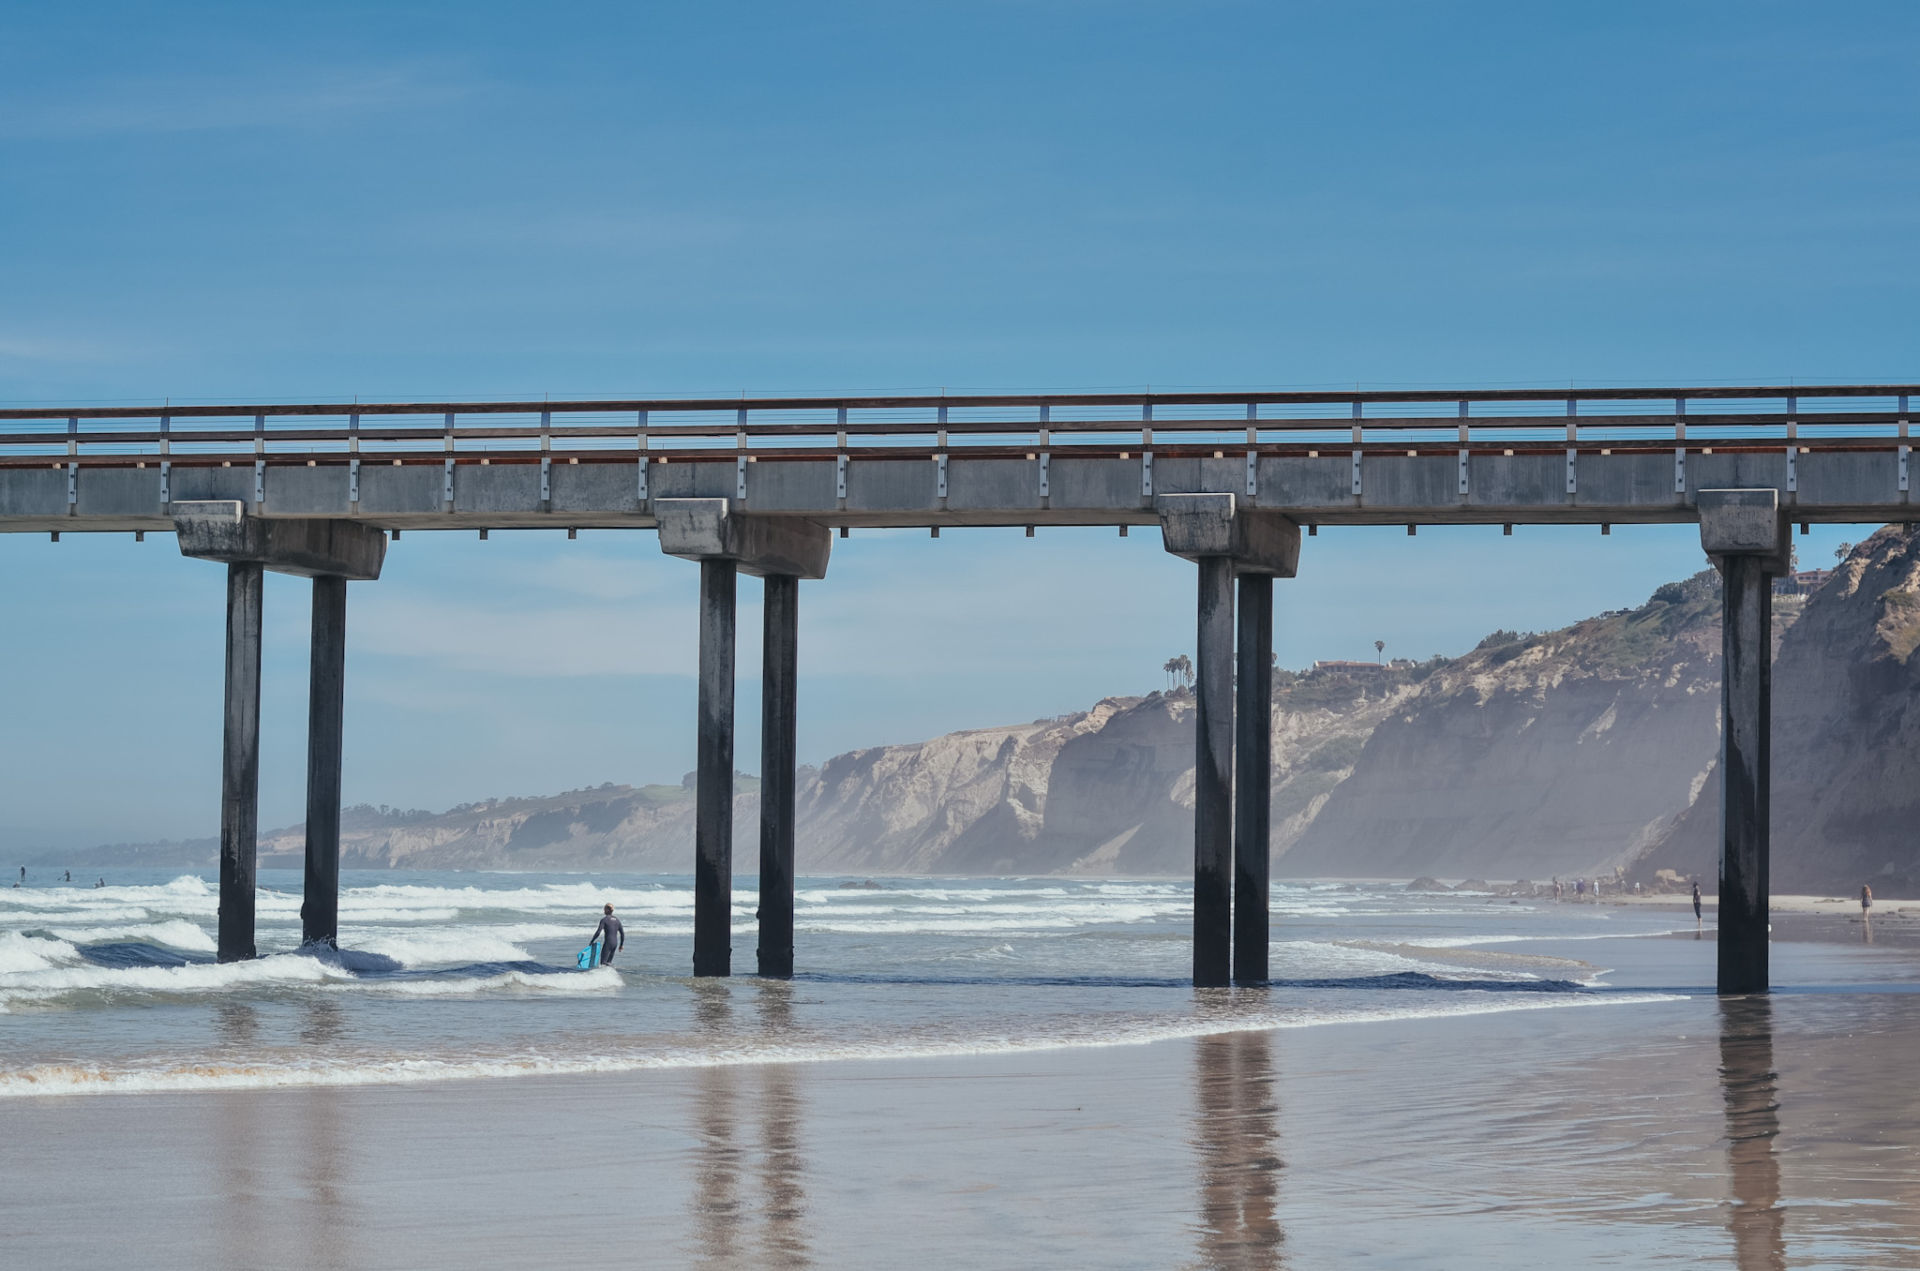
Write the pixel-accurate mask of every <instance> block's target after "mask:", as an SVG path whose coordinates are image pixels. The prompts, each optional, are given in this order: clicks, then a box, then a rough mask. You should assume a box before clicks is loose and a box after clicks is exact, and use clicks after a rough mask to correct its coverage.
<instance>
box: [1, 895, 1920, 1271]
mask: <svg viewBox="0 0 1920 1271" xmlns="http://www.w3.org/2000/svg"><path fill="white" fill-rule="evenodd" d="M294 881H295V880H292V879H282V878H277V877H270V878H269V879H268V880H267V882H268V883H269V885H271V886H276V887H280V886H289V887H290V885H291V884H292V883H293V882H294ZM841 881H843V880H832V879H828V880H808V881H806V882H804V883H803V886H802V900H801V909H800V912H801V920H800V928H799V942H798V943H799V951H800V952H799V962H800V965H801V967H802V968H803V975H802V976H801V978H799V979H797V980H795V981H794V982H793V983H791V984H787V983H781V982H774V981H757V980H754V979H751V978H748V977H745V976H742V977H740V978H736V979H735V980H732V981H698V982H696V981H692V980H690V979H686V978H682V977H681V976H679V975H678V974H676V972H678V971H679V970H680V969H681V968H683V967H684V966H685V965H686V960H687V958H688V955H689V953H690V948H691V913H690V908H689V904H688V899H687V894H686V889H685V880H682V879H658V878H636V877H608V878H603V879H584V878H580V877H576V876H507V875H493V876H475V875H417V876H393V875H386V874H381V875H361V876H354V877H349V879H348V880H347V891H346V894H345V897H344V901H343V932H344V933H345V935H346V941H345V942H346V944H347V945H348V947H349V952H348V955H347V956H346V957H344V958H343V959H342V960H341V961H340V963H339V964H331V963H325V962H316V961H314V960H313V959H310V958H306V957H303V956H301V955H298V954H295V953H291V952H282V953H278V954H272V955H271V956H268V957H265V958H262V959H260V960H258V961H257V962H254V963H249V964H246V965H244V966H236V967H217V966H214V965H212V964H211V963H209V962H207V961H204V959H205V958H206V957H207V947H208V946H210V944H211V940H210V938H209V936H208V933H209V932H210V931H211V927H212V916H213V915H212V907H213V895H212V889H211V887H210V886H209V885H208V884H207V883H206V882H205V881H204V880H200V879H191V878H189V879H177V878H169V877H166V876H156V877H153V878H150V879H132V880H127V882H126V884H125V885H124V886H118V887H114V888H107V889H103V890H100V891H93V890H91V889H77V890H74V891H65V890H61V889H31V888H29V889H22V890H20V891H10V892H8V893H5V894H4V903H0V1004H3V1005H4V1007H5V1011H6V1013H5V1014H0V1094H3V1095H10V1096H14V1097H0V1198H4V1200H5V1203H6V1221H5V1222H0V1265H6V1266H31V1267H36V1268H64V1267H97V1266H100V1265H120V1264H137V1265H143V1266H151V1267H176V1266H177V1267H194V1268H202V1267H220V1268H229V1267H231V1268H253V1267H260V1266H285V1265H303V1266H317V1267H341V1268H410V1267H419V1266H427V1265H460V1266H468V1267H487V1268H491V1267H502V1268H504V1267H524V1266H529V1265H536V1264H540V1263H544V1262H549V1261H552V1260H554V1259H556V1258H562V1257H564V1258H569V1259H573V1258H582V1257H585V1258H601V1259H604V1258H607V1257H614V1258H618V1259H621V1260H623V1261H631V1262H636V1263H639V1264H642V1265H660V1266H702V1267H713V1268H759V1267H809V1266H834V1267H876V1268H879V1267H887V1268H891V1267H897V1266H899V1265H902V1264H903V1263H928V1264H931V1265H938V1266H948V1265H951V1266H1013V1265H1017V1266H1022V1267H1076V1268H1077V1267H1088V1266H1099V1267H1142V1268H1149V1267H1152V1268H1157V1267H1248V1268H1265V1269H1268V1271H1272V1269H1276V1268H1280V1267H1304V1268H1319V1267H1345V1266H1368V1267H1396V1268H1399V1267H1404V1268H1409V1269H1413V1268H1421V1269H1424V1268H1433V1267H1442V1268H1452V1267H1460V1268H1496V1269H1503V1268H1515V1269H1518V1268H1532V1267H1537V1266H1540V1265H1542V1264H1543V1263H1551V1264H1554V1265H1557V1266H1566V1267H1589V1266H1592V1267H1651V1266H1689V1267H1691V1266H1728V1267H1734V1268H1737V1271H1775V1269H1776V1268H1785V1267H1803V1266H1804V1267H1905V1266H1913V1265H1920V1220H1916V1218H1915V1217H1914V1215H1915V1214H1916V1213H1920V1152H1916V1150H1915V1148H1916V1144H1917V1143H1920V1093H1917V1092H1916V1087H1915V1086H1914V1083H1913V1082H1912V1079H1911V1074H1912V1056H1913V1055H1914V1054H1915V1053H1916V1052H1917V1051H1920V991H1916V988H1920V974H1916V970H1917V968H1916V962H1915V959H1916V956H1920V955H1917V954H1916V951H1915V950H1914V949H1913V948H1911V947H1904V946H1893V947H1889V946H1888V945H1886V944H1884V943H1882V944H1879V945H1867V944H1866V943H1864V940H1863V933H1861V932H1859V931H1857V930H1850V929H1849V928H1848V927H1847V924H1846V923H1845V922H1844V921H1836V922H1833V923H1830V924H1827V926H1825V927H1824V928H1820V929H1811V928H1810V929H1808V930H1804V931H1802V932H1801V933H1800V934H1801V935H1803V936H1811V937H1815V938H1812V939H1805V940H1794V941H1787V942H1779V943H1776V944H1775V945H1774V949H1773V958H1774V974H1775V982H1776V985H1778V986H1779V988H1778V989H1777V991H1776V992H1775V993H1774V994H1773V995H1772V996H1771V998H1757V999H1733V1000H1728V1001H1724V1002H1722V1001H1718V1000H1716V999H1715V998H1714V997H1713V996H1712V995H1711V993H1710V992H1708V991H1707V990H1708V986H1709V985H1710V981H1711V976H1712V970H1713V948H1714V946H1713V940H1712V934H1713V933H1712V930H1711V927H1710V926H1708V927H1707V928H1704V929H1696V928H1695V927H1694V925H1693V923H1692V918H1691V915H1690V914H1677V913H1675V912H1672V911H1657V910H1647V909H1634V908H1618V909H1616V908H1610V907H1604V906H1601V907H1596V906H1591V905H1585V906H1575V905H1552V904H1523V905H1509V904H1506V903H1504V902H1496V901H1495V900H1494V899H1493V898H1490V897H1484V896H1477V897H1476V896H1463V895H1451V896H1434V895H1425V894H1410V893H1406V892H1401V891H1397V890H1394V889H1391V888H1386V887H1379V886H1361V887H1353V886H1346V885H1341V884H1316V885H1312V886H1302V887H1276V889H1275V896H1274V899H1275V914H1276V923H1275V931H1276V934H1278V935H1279V936H1281V937H1282V938H1281V939H1278V940H1276V941H1275V943H1274V946H1273V961H1274V971H1275V974H1276V976H1277V977H1279V979H1278V982H1277V983H1276V985H1275V986H1274V987H1272V988H1269V989H1263V990H1261V989H1256V990H1238V989H1236V990H1204V991H1196V990H1193V989H1192V988H1190V987H1188V986H1187V985H1185V984H1184V983H1182V979H1183V976H1184V973H1185V969H1186V960H1187V957H1188V953H1189V945H1188V930H1187V922H1188V918H1187V911H1186V889H1185V888H1184V887H1182V886H1179V885H1178V884H1174V883H1168V882H1062V881H1059V880H996V881H965V882H958V881H947V880H940V881H929V880H886V882H885V883H884V889H883V890H879V891H868V890H843V889H842V888H840V887H839V886H838V883H839V882H841ZM603 899H604V900H610V901H612V902H613V903H614V904H615V905H617V906H618V907H619V909H620V911H621V913H622V915H623V916H624V917H625V918H626V920H627V923H628V927H629V931H630V933H631V937H630V940H629V944H628V949H627V952H626V954H625V955H624V956H623V957H622V959H621V961H620V963H619V968H618V970H615V971H595V972H589V973H582V972H577V971H573V970H571V969H570V968H571V966H572V954H573V953H574V951H575V950H576V949H577V947H578V946H579V944H580V943H581V942H583V941H584V939H585V936H586V934H587V932H588V931H589V930H590V929H591V924H592V919H593V917H594V914H595V912H596V911H597V907H598V905H599V904H600V903H601V902H602V900H603ZM263 900H264V902H265V903H264V904H263V914H264V915H265V917H266V920H265V921H264V922H263V924H262V934H263V940H262V946H263V948H265V949H269V950H271V949H274V948H276V947H277V948H280V949H282V950H286V949H287V947H288V946H290V945H291V944H292V942H293V939H294V936H295V932H296V929H297V928H296V923H297V900H296V899H295V898H294V897H293V896H292V895H290V894H286V893H270V894H268V895H266V896H263ZM739 900H740V904H739V912H738V915H737V916H738V918H739V920H740V923H739V926H738V928H737V930H736V936H735V947H736V950H740V951H743V952H739V953H737V954H736V964H738V965H740V966H741V968H742V969H743V970H745V969H747V967H749V966H750V962H751V948H752V940H753V932H752V930H751V911H752V904H753V897H752V895H751V893H750V892H748V893H744V894H742V895H741V896H740V897H739ZM975 918H977V924H970V919H975ZM196 933H197V934H196ZM535 1074H550V1075H535ZM509 1076H513V1077H517V1078H518V1079H513V1080H499V1079H486V1080H458V1079H456V1078H462V1077H484V1078H499V1077H509ZM263 1087H264V1088H263ZM102 1093H113V1094H116V1095H118V1096H119V1097H112V1098H98V1097H84V1096H89V1095H96V1094H102ZM76 1096H80V1097H76Z"/></svg>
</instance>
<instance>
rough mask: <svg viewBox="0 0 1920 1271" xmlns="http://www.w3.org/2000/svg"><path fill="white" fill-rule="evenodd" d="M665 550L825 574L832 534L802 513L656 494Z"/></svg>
mask: <svg viewBox="0 0 1920 1271" xmlns="http://www.w3.org/2000/svg"><path fill="white" fill-rule="evenodd" d="M653 508H654V517H655V520H656V522H657V524H658V525H659V528H660V550H661V551H663V552H665V553H666V554H667V555H669V556H678V557H680V558H682V559H683V560H730V561H733V562H735V563H736V564H738V565H739V566H740V568H741V569H743V570H745V571H746V572H747V573H749V574H754V575H757V576H760V577H765V576H767V575H769V574H782V575H786V576H789V577H793V578H825V577H826V576H827V557H828V555H829V554H830V553H831V552H832V550H833V535H832V534H831V533H830V532H829V531H828V529H827V527H826V526H824V525H821V524H819V523H818V522H815V521H809V520H805V519H803V518H801V517H797V516H767V515H764V514H755V513H748V512H740V511H736V510H735V509H734V507H733V505H732V500H730V499H657V500H655V501H654V505H653Z"/></svg>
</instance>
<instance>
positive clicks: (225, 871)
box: [217, 563, 265, 962]
mask: <svg viewBox="0 0 1920 1271" xmlns="http://www.w3.org/2000/svg"><path fill="white" fill-rule="evenodd" d="M264 582H265V575H264V574H263V573H262V571H261V567H260V566H259V565H257V564H252V563H235V564H230V565H228V566H227V684H226V714H225V731H224V732H223V734H222V740H221V747H220V917H219V937H218V939H219V952H218V955H217V956H218V957H219V959H220V961H222V962H240V961H243V960H245V959H247V958H251V957H252V956H253V955H254V944H253V907H254V903H253V902H254V877H255V873H256V867H257V859H258V852H259V840H260V833H259V831H260V602H261V599H262V593H263V591H264V589H265V588H264Z"/></svg>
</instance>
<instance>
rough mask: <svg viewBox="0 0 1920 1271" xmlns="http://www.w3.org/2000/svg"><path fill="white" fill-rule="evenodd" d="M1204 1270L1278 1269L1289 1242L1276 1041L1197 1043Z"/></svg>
mask: <svg viewBox="0 0 1920 1271" xmlns="http://www.w3.org/2000/svg"><path fill="white" fill-rule="evenodd" d="M1194 1058H1195V1069H1194V1090H1195V1094H1196V1098H1197V1102H1198V1104H1199V1108H1198V1112H1199V1115H1198V1117H1197V1119H1196V1122H1195V1131H1196V1133H1195V1140H1194V1148H1195V1150H1196V1152H1197V1154H1198V1156H1199V1158H1200V1162H1199V1163H1200V1171H1199V1173H1200V1179H1199V1181H1200V1230H1199V1237H1200V1239H1199V1245H1200V1248H1199V1252H1200V1263H1201V1265H1202V1266H1207V1267H1232V1268H1242V1267H1244V1268H1268V1269H1271V1268H1276V1267H1279V1266H1280V1265H1281V1261H1282V1259H1281V1256H1280V1245H1281V1241H1282V1239H1283V1238H1284V1237H1283V1233H1282V1232H1281V1230H1280V1222H1279V1219H1278V1217H1277V1216H1276V1214H1275V1202H1276V1200H1277V1199H1278V1196H1279V1191H1280V1169H1281V1161H1280V1157H1279V1153H1278V1145H1277V1142H1276V1140H1277V1137H1278V1126H1277V1120H1278V1112H1279V1107H1278V1104H1277V1102H1276V1100H1275V1095H1274V1077H1273V1035H1272V1034H1271V1033H1267V1032H1245V1033H1218V1034H1214V1035H1212V1036H1208V1037H1202V1038H1200V1039H1199V1040H1198V1041H1197V1042H1196V1043H1195V1051H1194Z"/></svg>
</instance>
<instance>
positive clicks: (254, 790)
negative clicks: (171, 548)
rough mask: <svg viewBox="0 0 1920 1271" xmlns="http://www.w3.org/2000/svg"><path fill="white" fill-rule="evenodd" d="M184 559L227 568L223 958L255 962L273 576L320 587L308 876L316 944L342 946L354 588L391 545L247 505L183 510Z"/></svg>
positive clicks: (309, 928)
mask: <svg viewBox="0 0 1920 1271" xmlns="http://www.w3.org/2000/svg"><path fill="white" fill-rule="evenodd" d="M172 515H173V524H174V535H175V538H176V539H177V541H178V542H179V545H180V554H181V555H182V556H188V557H192V558H193V559H195V560H210V561H218V562H220V563H222V564H225V565H226V567H227V681H226V726H225V727H226V731H225V739H224V741H223V743H222V747H223V754H222V764H221V777H220V924H219V925H220V935H219V954H218V956H219V959H220V961H222V962H237V961H239V960H241V959H243V958H251V957H253V956H254V952H255V949H254V931H253V917H254V876H255V863H256V860H257V856H258V851H259V847H258V841H259V820H260V812H259V805H260V799H259V792H260V602H261V594H262V591H263V582H264V572H265V571H266V570H273V571H275V572H276V573H283V574H294V575H297V576H299V577H302V578H311V579H313V580H314V588H313V650H312V653H313V664H312V665H313V680H312V683H311V685H310V693H311V696H310V698H309V703H308V704H309V709H308V716H307V742H308V748H307V876H306V897H305V901H304V903H303V904H302V905H301V910H300V915H301V917H300V927H301V933H302V936H303V938H304V939H306V940H307V941H313V940H315V939H322V940H324V942H325V943H328V944H332V943H333V942H334V941H335V940H336V939H337V938H338V927H339V920H338V914H339V908H340V903H339V892H340V756H341V736H340V724H341V702H342V700H343V697H344V692H343V690H344V678H345V673H346V631H347V628H346V622H347V609H346V605H347V591H346V588H347V580H348V579H350V578H360V579H371V578H378V577H379V576H380V566H381V564H382V563H383V562H384V561H385V559H386V553H387V541H386V536H385V535H384V534H383V533H381V531H379V530H377V529H374V528H373V527H371V526H367V525H358V524H354V523H352V522H347V521H336V520H327V519H324V518H298V517H283V518H267V517H261V516H256V515H254V514H252V513H251V512H249V511H248V510H247V505H246V504H244V503H241V502H239V501H237V500H232V499H219V500H207V501H176V502H175V503H174V504H173V505H172Z"/></svg>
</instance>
